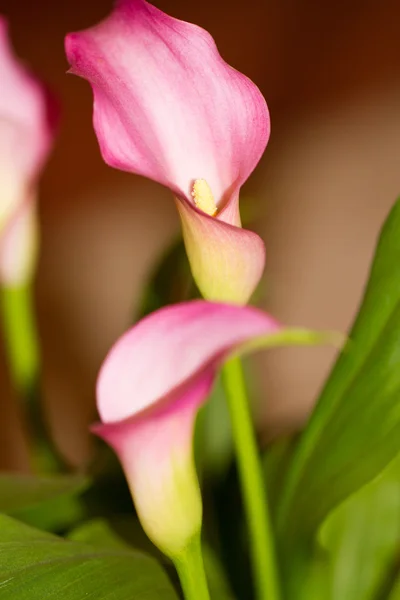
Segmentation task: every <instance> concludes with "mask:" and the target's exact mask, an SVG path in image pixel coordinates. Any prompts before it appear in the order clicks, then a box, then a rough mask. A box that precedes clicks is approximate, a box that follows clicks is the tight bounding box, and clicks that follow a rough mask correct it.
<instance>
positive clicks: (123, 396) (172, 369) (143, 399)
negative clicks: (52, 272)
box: [97, 300, 280, 423]
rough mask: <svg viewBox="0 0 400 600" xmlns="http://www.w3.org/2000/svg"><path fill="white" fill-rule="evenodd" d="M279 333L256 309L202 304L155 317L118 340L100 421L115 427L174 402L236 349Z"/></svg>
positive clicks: (104, 377)
mask: <svg viewBox="0 0 400 600" xmlns="http://www.w3.org/2000/svg"><path fill="white" fill-rule="evenodd" d="M279 329H280V327H279V325H278V324H277V323H276V321H274V320H273V319H272V318H271V317H269V316H268V315H267V314H266V313H264V312H262V311H260V310H257V309H255V308H251V307H240V306H234V305H228V304H217V303H212V302H205V301H202V300H197V301H192V302H186V303H182V304H177V305H172V306H168V307H165V308H162V309H160V310H158V311H156V312H154V313H152V314H151V315H149V316H148V317H146V318H145V319H143V320H142V321H140V322H139V323H138V324H137V325H135V326H134V327H132V329H130V330H129V331H128V332H127V333H125V335H123V336H122V337H121V338H120V339H119V340H118V341H117V343H116V344H115V345H114V347H113V348H112V349H111V351H110V353H109V354H108V356H107V358H106V360H105V362H104V364H103V366H102V368H101V371H100V374H99V378H98V382H97V408H98V411H99V414H100V417H101V420H102V421H103V422H104V423H113V422H116V421H120V420H123V419H127V418H130V417H132V416H134V415H137V414H139V413H141V412H142V411H144V410H149V409H150V408H151V407H153V406H155V405H156V404H159V403H163V402H167V401H168V403H171V402H172V400H173V399H174V398H179V397H180V394H181V393H182V389H184V388H185V386H187V385H191V384H192V382H193V381H195V380H197V378H198V377H201V376H203V375H204V374H205V373H209V372H210V371H212V372H214V371H215V369H216V368H217V366H218V365H219V364H220V363H221V361H222V360H223V358H224V357H226V355H227V354H229V353H230V352H232V351H233V350H234V349H235V348H237V347H238V346H240V345H241V344H245V343H246V342H248V341H249V340H251V339H253V338H257V337H262V336H265V335H267V334H269V333H274V332H276V331H278V330H279Z"/></svg>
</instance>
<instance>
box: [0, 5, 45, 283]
mask: <svg viewBox="0 0 400 600" xmlns="http://www.w3.org/2000/svg"><path fill="white" fill-rule="evenodd" d="M53 116H54V112H53V104H52V102H51V101H50V97H49V95H48V93H47V91H46V90H45V88H44V87H43V86H42V84H41V83H39V81H38V80H37V79H36V78H35V77H34V76H33V75H31V73H29V72H28V70H27V69H26V68H25V67H24V66H23V65H22V63H21V62H20V61H19V60H18V59H17V58H16V57H15V56H14V54H13V51H12V49H11V45H10V40H9V36H8V28H7V23H6V21H5V19H4V18H3V17H1V16H0V278H1V279H2V281H3V283H6V284H7V285H18V284H20V283H24V282H25V281H26V279H27V278H28V277H29V274H30V271H31V266H32V262H33V257H34V253H35V252H34V251H35V245H36V217H35V196H36V186H37V180H38V177H39V175H40V172H41V169H42V168H43V166H44V163H45V160H46V158H47V155H48V152H49V150H50V146H51V143H52V141H53V137H54V119H53Z"/></svg>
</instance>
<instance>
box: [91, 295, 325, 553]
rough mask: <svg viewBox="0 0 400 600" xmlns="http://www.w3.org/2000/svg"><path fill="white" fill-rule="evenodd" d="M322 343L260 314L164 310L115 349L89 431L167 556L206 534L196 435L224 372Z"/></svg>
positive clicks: (232, 308) (201, 306)
mask: <svg viewBox="0 0 400 600" xmlns="http://www.w3.org/2000/svg"><path fill="white" fill-rule="evenodd" d="M320 342H321V337H319V338H318V335H317V336H315V334H312V333H311V335H310V332H305V331H301V330H297V331H296V330H287V329H284V328H282V327H281V326H280V325H279V324H278V323H277V322H276V321H275V320H274V319H273V318H271V317H270V316H269V315H268V314H266V313H264V312H262V311H260V310H258V309H255V308H252V307H248V306H237V305H230V304H219V303H212V302H207V301H204V300H195V301H191V302H186V303H181V304H176V305H171V306H168V307H165V308H162V309H160V310H158V311H156V312H154V313H152V314H150V315H149V316H147V317H146V318H144V319H143V320H142V321H140V322H139V323H138V324H136V325H135V326H134V327H132V328H131V329H130V330H129V331H128V332H127V333H125V334H124V335H123V336H122V337H121V338H120V339H119V340H118V341H117V342H116V344H115V345H114V347H113V348H112V349H111V351H110V353H109V354H108V356H107V358H106V359H105V361H104V364H103V366H102V368H101V371H100V374H99V377H98V382H97V408H98V411H99V414H100V418H101V421H102V422H101V423H99V424H96V425H94V426H93V427H92V431H93V432H95V433H96V434H97V435H99V436H100V437H102V438H103V439H104V440H105V441H106V442H107V443H108V444H109V445H110V446H111V447H112V448H113V449H114V450H115V452H116V453H117V455H118V457H119V459H120V461H121V463H122V466H123V468H124V471H125V474H126V477H127V480H128V483H129V485H130V488H131V491H132V496H133V498H134V501H135V505H136V508H137V512H138V515H139V518H140V519H141V522H142V525H143V527H144V529H145V531H146V532H147V534H148V536H149V537H150V538H151V539H152V541H153V542H154V543H155V544H156V545H157V546H158V547H159V548H160V549H161V550H162V551H163V552H164V553H165V554H167V555H169V556H171V558H174V557H176V556H177V555H179V553H180V552H181V551H182V549H183V548H184V547H185V546H186V544H188V543H189V541H190V539H191V538H192V537H193V536H195V535H196V534H198V533H199V531H200V527H201V512H202V510H201V499H200V493H199V489H198V483H197V478H196V473H195V469H194V465H193V456H192V437H193V427H194V423H195V418H196V415H197V411H198V409H199V407H200V406H201V405H202V404H203V403H204V402H205V400H206V399H207V397H208V395H209V394H210V391H211V388H212V385H213V382H214V380H215V377H216V374H217V372H218V369H219V368H220V367H221V366H222V364H223V362H224V361H225V360H226V359H227V358H228V357H229V356H230V355H232V354H236V353H238V352H248V351H250V350H252V349H257V348H260V347H267V346H273V345H279V344H288V343H300V344H307V343H320Z"/></svg>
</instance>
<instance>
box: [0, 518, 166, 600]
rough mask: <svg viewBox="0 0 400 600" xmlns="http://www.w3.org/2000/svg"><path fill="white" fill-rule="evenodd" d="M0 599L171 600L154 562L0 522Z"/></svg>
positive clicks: (130, 552)
mask: <svg viewBox="0 0 400 600" xmlns="http://www.w3.org/2000/svg"><path fill="white" fill-rule="evenodd" d="M0 531H1V536H0V599H1V600H15V599H16V598H18V600H38V599H39V598H40V599H42V598H43V599H44V598H57V599H58V600H77V599H78V598H96V600H133V599H134V598H146V600H160V599H161V598H162V599H163V600H164V599H165V600H177V598H178V596H177V594H176V593H175V591H174V589H173V586H172V585H171V583H170V582H169V580H168V577H167V575H166V574H165V572H164V570H163V569H162V567H161V566H160V565H159V564H158V563H157V561H156V560H154V559H153V558H151V557H150V556H146V555H145V554H142V553H140V552H137V551H133V550H131V549H129V548H125V547H123V546H122V545H121V546H119V545H117V544H116V543H112V542H110V544H109V545H108V546H107V547H106V546H105V545H103V544H100V543H98V542H99V540H97V543H96V544H95V545H94V544H90V543H83V542H78V541H67V540H65V539H63V538H59V537H56V536H54V535H51V534H48V533H44V532H42V531H39V530H37V529H33V528H31V527H29V526H27V525H23V524H21V523H19V522H18V521H14V520H13V519H11V518H10V517H6V516H0Z"/></svg>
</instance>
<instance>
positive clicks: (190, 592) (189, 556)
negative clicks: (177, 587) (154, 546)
mask: <svg viewBox="0 0 400 600" xmlns="http://www.w3.org/2000/svg"><path fill="white" fill-rule="evenodd" d="M174 564H175V567H176V570H177V572H178V575H179V580H180V582H181V586H182V590H183V594H184V596H185V600H210V594H209V592H208V586H207V578H206V573H205V571H204V563H203V555H202V552H201V541H200V535H198V536H196V537H195V538H194V539H193V540H192V542H191V543H190V544H189V546H188V547H187V548H185V550H184V552H182V554H181V555H180V556H179V557H178V558H176V559H175V560H174Z"/></svg>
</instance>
